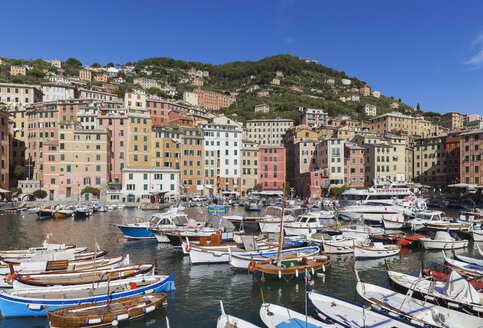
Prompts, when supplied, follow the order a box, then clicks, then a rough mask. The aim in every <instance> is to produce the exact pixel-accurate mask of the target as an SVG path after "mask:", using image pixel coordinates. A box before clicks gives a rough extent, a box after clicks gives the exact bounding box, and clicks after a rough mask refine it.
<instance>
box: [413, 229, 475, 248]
mask: <svg viewBox="0 0 483 328" xmlns="http://www.w3.org/2000/svg"><path fill="white" fill-rule="evenodd" d="M419 242H420V243H421V245H422V246H423V247H424V248H425V249H458V248H465V247H467V246H468V240H461V239H459V238H458V236H456V234H454V233H453V236H451V235H450V234H449V233H448V232H446V231H436V234H435V235H434V238H424V237H423V238H419Z"/></svg>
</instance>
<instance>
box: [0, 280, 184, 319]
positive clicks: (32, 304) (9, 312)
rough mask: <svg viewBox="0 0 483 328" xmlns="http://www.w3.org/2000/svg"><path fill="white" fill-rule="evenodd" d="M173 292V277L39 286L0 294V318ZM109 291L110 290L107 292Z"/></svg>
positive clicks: (26, 315) (44, 313)
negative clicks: (0, 314)
mask: <svg viewBox="0 0 483 328" xmlns="http://www.w3.org/2000/svg"><path fill="white" fill-rule="evenodd" d="M172 290H175V285H174V275H173V273H171V274H170V275H169V276H165V275H152V276H141V277H130V278H128V279H120V280H116V281H113V282H110V283H109V290H108V283H107V282H102V283H98V284H95V285H94V288H92V284H88V285H77V286H75V285H74V286H61V287H48V288H45V287H39V288H32V289H27V290H15V289H13V290H7V291H0V311H1V313H2V316H3V317H4V318H9V317H38V316H46V315H47V313H46V308H47V307H48V309H49V311H53V310H56V309H59V308H63V307H68V306H75V305H79V304H84V303H93V302H94V303H95V302H103V301H105V300H107V295H108V294H109V297H110V299H111V300H117V299H120V298H124V297H131V296H138V295H147V294H152V293H160V292H167V291H172ZM109 291H112V292H110V293H109Z"/></svg>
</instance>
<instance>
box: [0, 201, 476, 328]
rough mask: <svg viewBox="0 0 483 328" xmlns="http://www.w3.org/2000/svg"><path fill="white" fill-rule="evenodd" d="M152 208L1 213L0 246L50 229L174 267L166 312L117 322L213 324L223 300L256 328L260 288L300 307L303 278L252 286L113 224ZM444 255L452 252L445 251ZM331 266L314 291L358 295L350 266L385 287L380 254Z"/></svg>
mask: <svg viewBox="0 0 483 328" xmlns="http://www.w3.org/2000/svg"><path fill="white" fill-rule="evenodd" d="M243 212H244V209H243V207H234V208H233V209H232V210H231V211H230V212H228V213H227V214H244V213H243ZM152 213H154V212H149V211H145V212H143V211H140V210H138V209H124V210H114V211H110V212H106V213H95V214H94V215H93V216H92V217H90V218H88V219H82V220H74V219H72V218H68V219H62V220H43V221H39V220H37V218H36V216H35V215H33V214H29V213H21V214H8V215H7V214H2V215H0V226H1V227H2V228H1V229H0V248H1V249H15V248H28V247H31V246H36V245H40V244H41V243H42V242H43V240H44V239H45V236H46V234H47V233H49V232H51V233H53V235H52V237H51V241H52V242H65V243H74V244H77V245H79V246H88V247H89V248H93V247H94V245H95V241H96V240H97V242H98V243H99V245H100V246H101V248H105V249H107V250H109V255H110V256H119V255H125V254H130V257H131V261H132V262H134V263H141V262H154V261H156V260H157V263H158V267H159V270H160V271H161V272H163V273H166V274H167V273H169V272H171V271H172V272H174V275H175V282H176V288H177V289H176V292H174V293H170V294H169V296H168V307H167V309H165V310H160V311H155V312H153V313H150V314H149V315H148V316H147V317H145V318H140V319H137V320H133V321H131V322H127V323H126V322H125V323H121V324H120V325H119V326H120V327H136V328H138V327H139V328H141V327H166V316H168V317H169V321H170V326H171V327H172V328H175V327H192V328H196V327H216V319H217V318H218V316H219V315H220V308H219V302H218V301H219V300H220V299H221V300H223V303H224V306H225V310H226V312H227V313H230V314H233V315H236V316H239V317H240V318H242V319H245V320H248V321H250V322H252V323H254V324H257V325H259V326H263V324H262V322H261V320H260V318H259V314H258V313H259V309H260V305H261V303H262V297H261V290H263V297H264V299H265V301H266V302H273V303H278V304H280V305H283V306H287V307H290V308H292V309H294V310H296V311H299V312H303V311H304V289H305V287H304V283H303V280H299V281H290V282H284V281H271V282H265V283H253V282H252V278H251V276H250V275H249V274H248V273H247V272H246V271H243V270H241V271H235V270H233V269H231V268H230V266H229V265H228V264H213V265H196V266H191V264H190V262H189V257H188V256H184V255H183V253H182V251H181V250H174V249H173V248H172V247H171V246H168V245H164V244H157V243H156V241H130V242H128V241H126V240H125V239H124V237H123V235H122V234H121V233H120V231H119V230H118V229H117V228H116V227H114V224H115V223H122V222H135V220H136V218H138V217H144V218H145V219H147V218H149V216H150V215H151V214H152ZM188 214H189V215H190V216H195V217H196V218H197V219H201V217H202V216H203V215H202V214H200V208H190V209H188ZM246 215H247V216H256V215H260V213H259V212H247V213H246ZM472 247H473V246H472V243H470V248H469V250H458V251H457V252H458V253H462V254H470V255H473V256H476V251H474V250H473V248H472ZM447 254H448V256H452V255H451V254H450V252H448V253H447ZM423 258H424V259H425V261H426V262H428V261H434V262H438V263H442V261H443V255H442V253H441V252H440V251H422V250H420V249H414V250H405V251H403V252H402V253H401V255H398V256H393V257H391V258H389V259H388V261H389V265H390V266H391V269H393V270H395V271H402V272H407V273H411V274H415V275H417V274H418V273H419V270H420V265H421V264H420V262H421V259H423ZM332 263H333V264H332V267H331V268H329V269H328V270H327V272H326V273H325V276H324V278H322V277H317V276H316V277H314V279H313V280H314V285H313V286H312V288H313V289H315V290H320V291H323V292H327V293H330V294H333V295H335V296H339V297H342V298H345V299H347V300H350V301H354V300H356V301H357V300H358V299H357V298H356V295H355V283H356V281H355V275H354V268H355V269H356V270H358V271H359V275H360V277H361V279H362V280H364V281H367V282H370V283H375V284H378V285H381V286H388V284H387V277H386V274H385V265H384V259H375V260H361V261H355V260H354V257H353V255H351V254H345V255H335V256H333V262H332ZM4 327H8V328H10V327H32V328H33V327H39V328H40V327H48V323H47V320H46V319H45V318H34V319H4V320H1V321H0V328H4Z"/></svg>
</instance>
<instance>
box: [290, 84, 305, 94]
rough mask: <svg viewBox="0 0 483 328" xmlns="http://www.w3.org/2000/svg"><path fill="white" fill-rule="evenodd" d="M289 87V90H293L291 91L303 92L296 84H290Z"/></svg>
mask: <svg viewBox="0 0 483 328" xmlns="http://www.w3.org/2000/svg"><path fill="white" fill-rule="evenodd" d="M289 89H290V90H293V91H295V92H300V93H303V92H304V90H302V88H300V87H298V86H296V85H291V86H290V87H289Z"/></svg>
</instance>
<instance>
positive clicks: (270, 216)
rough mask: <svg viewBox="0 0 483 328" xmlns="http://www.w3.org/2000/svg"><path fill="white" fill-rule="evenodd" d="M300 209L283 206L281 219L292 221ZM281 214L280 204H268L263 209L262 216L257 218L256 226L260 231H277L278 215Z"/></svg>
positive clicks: (278, 224)
mask: <svg viewBox="0 0 483 328" xmlns="http://www.w3.org/2000/svg"><path fill="white" fill-rule="evenodd" d="M300 212H301V210H298V211H297V210H295V209H292V208H285V209H284V210H283V221H284V222H286V223H289V222H294V221H295V218H296V217H297V213H300ZM281 216H282V208H281V207H280V206H269V207H267V208H266V209H265V211H264V213H263V214H262V217H261V218H259V220H258V226H259V227H260V231H261V232H262V233H278V232H279V231H280V223H281V220H280V217H281Z"/></svg>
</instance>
